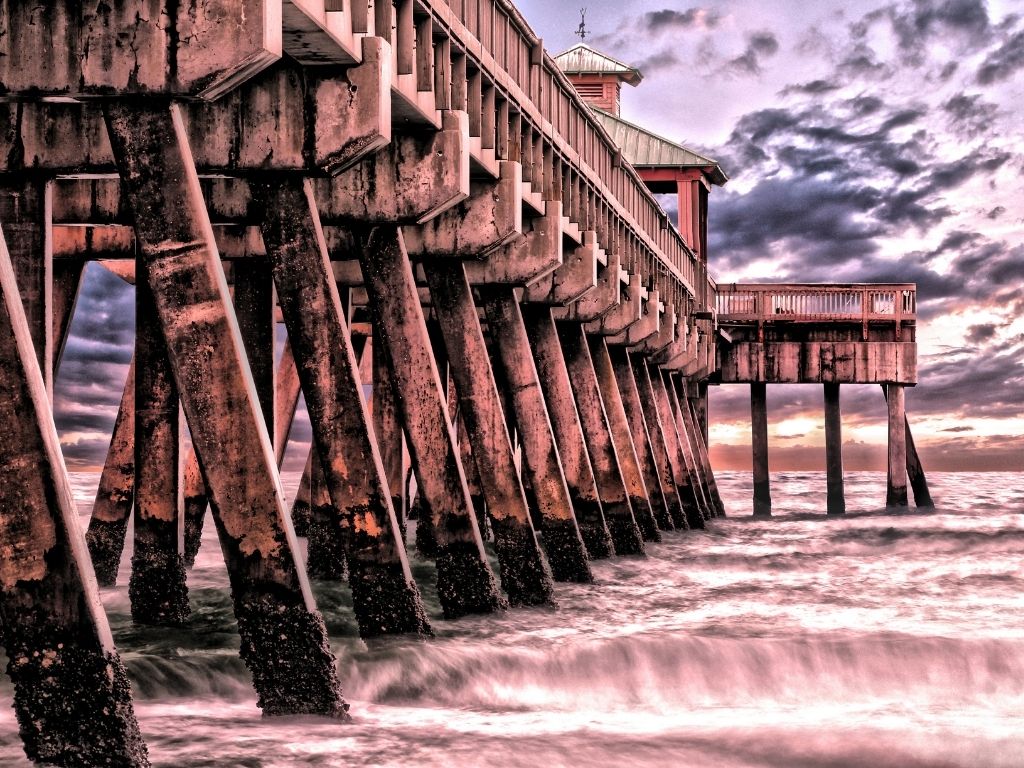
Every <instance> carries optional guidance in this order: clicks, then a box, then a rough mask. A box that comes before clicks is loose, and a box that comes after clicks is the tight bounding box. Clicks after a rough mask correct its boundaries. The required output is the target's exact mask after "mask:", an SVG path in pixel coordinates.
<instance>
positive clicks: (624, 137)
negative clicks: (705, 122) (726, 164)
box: [591, 105, 729, 186]
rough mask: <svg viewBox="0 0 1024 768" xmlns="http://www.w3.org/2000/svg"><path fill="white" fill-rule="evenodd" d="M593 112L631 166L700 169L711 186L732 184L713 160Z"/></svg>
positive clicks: (629, 123) (624, 122) (613, 117)
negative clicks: (706, 176)
mask: <svg viewBox="0 0 1024 768" xmlns="http://www.w3.org/2000/svg"><path fill="white" fill-rule="evenodd" d="M591 110H592V111H593V112H594V115H595V116H596V117H597V119H598V122H600V123H601V124H602V125H603V126H604V128H605V130H606V131H608V134H609V135H610V136H611V138H612V141H614V142H615V143H616V144H617V145H618V147H619V149H621V150H622V156H623V157H625V158H626V160H628V161H629V163H630V164H631V165H633V166H635V167H638V168H700V169H702V170H703V171H704V172H705V173H706V174H707V175H708V179H709V180H710V181H711V183H712V184H717V185H718V186H721V185H723V184H725V183H726V182H727V181H728V180H729V177H728V176H727V175H726V174H725V171H723V170H722V168H721V166H719V165H718V163H717V162H716V161H715V160H713V159H711V158H710V157H704V156H703V155H699V154H697V153H696V152H694V151H693V150H692V149H687V148H686V147H684V146H683V145H682V144H677V143H675V142H674V141H669V140H668V139H665V138H662V137H661V136H658V135H657V134H656V133H651V132H650V131H648V130H647V129H646V128H641V127H640V126H639V125H634V124H633V123H631V122H629V121H627V120H623V119H622V118H621V117H616V116H615V115H613V114H611V113H610V112H605V111H604V110H603V109H597V108H596V107H594V106H592V105H591Z"/></svg>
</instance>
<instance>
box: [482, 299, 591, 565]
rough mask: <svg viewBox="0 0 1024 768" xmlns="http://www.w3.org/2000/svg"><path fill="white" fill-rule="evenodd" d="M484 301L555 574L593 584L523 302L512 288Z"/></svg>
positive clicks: (545, 546) (544, 540)
mask: <svg viewBox="0 0 1024 768" xmlns="http://www.w3.org/2000/svg"><path fill="white" fill-rule="evenodd" d="M483 299H484V308H485V312H486V316H487V324H488V326H489V328H490V333H491V337H492V338H493V340H494V346H495V349H496V350H497V357H498V359H499V361H500V365H501V369H502V379H503V381H504V383H505V386H506V391H507V393H508V397H509V400H510V402H511V405H512V411H513V413H514V414H515V421H516V425H517V426H518V428H519V437H520V440H521V441H522V445H523V457H524V463H525V465H526V473H527V475H528V476H529V478H530V486H531V488H532V489H533V493H534V496H535V497H536V499H537V504H538V506H539V511H540V516H541V519H542V521H543V528H542V533H541V536H542V540H543V544H544V551H545V552H546V553H547V556H548V562H549V563H550V564H551V572H552V574H553V575H554V577H555V580H556V581H577V582H589V581H593V578H594V576H593V573H592V572H591V570H590V562H589V558H588V557H587V550H586V546H585V545H584V543H583V538H582V537H581V536H580V530H579V526H578V525H577V522H576V514H575V512H574V511H573V507H572V502H571V500H570V497H569V488H568V486H567V485H566V482H565V474H564V472H563V470H562V461H561V458H560V456H559V454H558V446H557V445H556V443H555V436H554V431H553V429H552V426H551V419H550V418H549V416H548V410H547V405H546V404H545V402H544V393H543V391H542V390H541V386H540V377H539V375H538V373H537V366H536V364H535V363H534V361H533V353H532V352H531V350H530V341H529V337H528V336H527V335H526V326H525V324H524V322H523V315H522V312H521V309H520V305H519V302H518V301H517V300H516V297H515V294H514V292H513V290H512V288H511V287H488V288H487V290H486V291H484V292H483Z"/></svg>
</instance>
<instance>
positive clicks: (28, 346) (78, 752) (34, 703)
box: [0, 236, 149, 768]
mask: <svg viewBox="0 0 1024 768" xmlns="http://www.w3.org/2000/svg"><path fill="white" fill-rule="evenodd" d="M0 392H2V393H3V396H2V397H0V429H2V430H3V435H4V439H3V440H0V615H2V616H3V622H2V626H0V636H2V641H3V646H4V650H5V651H6V654H7V657H8V659H9V663H8V666H7V671H8V674H9V675H10V676H11V680H12V682H13V683H14V709H15V712H16V714H17V717H18V723H19V726H20V728H19V730H20V732H21V738H22V741H23V744H24V748H25V754H26V755H28V757H29V758H30V759H31V760H34V761H37V762H40V763H49V764H58V765H100V764H103V763H108V764H109V763H117V764H120V765H125V766H137V767H139V768H141V767H142V766H148V765H149V761H148V759H147V757H146V746H145V744H144V743H143V741H142V736H141V734H140V733H139V726H138V723H137V722H136V719H135V713H134V711H133V708H132V701H131V687H130V685H129V682H128V674H127V672H126V671H125V668H124V665H123V664H122V663H121V659H120V657H119V656H118V654H117V651H116V650H115V648H114V641H113V638H112V636H111V633H110V627H109V625H108V623H107V617H106V614H105V613H104V612H103V606H102V605H101V603H100V595H99V589H98V588H97V586H96V579H95V577H94V575H93V572H92V565H91V563H90V561H89V555H88V551H87V549H86V545H85V541H84V540H83V538H82V533H81V530H80V528H79V524H78V510H77V509H76V508H75V501H74V498H73V496H72V492H71V482H70V480H69V479H68V475H67V471H66V469H65V468H64V460H63V458H62V457H61V452H60V440H59V438H58V436H57V430H56V428H55V427H54V425H53V413H52V410H51V408H50V403H49V395H48V394H47V391H46V386H45V384H44V381H43V375H42V371H41V370H40V367H39V363H38V360H37V359H36V354H35V349H34V348H33V345H32V338H31V334H30V330H29V323H28V320H27V318H26V315H25V311H24V309H23V308H22V305H21V299H20V297H19V291H18V286H17V283H16V278H15V272H14V266H13V264H12V262H11V256H10V253H9V252H8V250H7V245H6V243H5V242H4V239H3V237H2V236H0Z"/></svg>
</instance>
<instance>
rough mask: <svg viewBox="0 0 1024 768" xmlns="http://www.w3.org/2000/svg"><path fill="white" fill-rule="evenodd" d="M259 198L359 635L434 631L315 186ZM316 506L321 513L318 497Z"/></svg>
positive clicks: (284, 182)
mask: <svg viewBox="0 0 1024 768" xmlns="http://www.w3.org/2000/svg"><path fill="white" fill-rule="evenodd" d="M257 197H258V199H259V200H260V202H261V204H262V207H263V209H264V210H265V211H266V220H265V222H264V225H263V227H262V230H263V240H264V242H265V243H266V245H267V252H268V254H269V255H270V260H271V263H272V265H273V273H274V285H275V287H276V288H277V297H278V302H279V303H280V305H281V311H282V314H283V315H284V321H285V325H286V326H287V328H288V338H289V339H290V340H291V343H292V352H293V355H294V357H295V361H296V363H297V366H298V373H299V380H300V382H301V383H302V392H303V394H304V396H305V400H306V409H307V410H308V412H309V420H310V425H311V427H312V429H313V440H314V445H315V446H316V449H317V457H318V458H319V460H320V466H321V468H322V471H323V475H324V478H325V480H326V484H327V489H328V491H329V493H330V501H331V502H332V503H333V506H334V508H335V509H336V510H337V513H338V514H339V515H340V517H338V518H336V519H334V520H331V521H330V522H331V523H333V524H334V525H335V526H336V528H337V534H338V536H339V537H340V538H341V540H342V542H343V544H344V545H345V554H346V558H347V561H348V572H349V585H350V586H351V588H352V596H353V603H354V608H355V613H356V618H357V620H358V621H359V630H360V634H361V635H362V636H363V637H373V636H377V635H383V634H398V633H407V632H408V633H415V634H425V633H429V632H430V628H429V625H428V623H427V619H426V614H425V613H424V610H423V606H422V603H421V601H420V596H419V590H418V589H417V587H416V584H415V582H414V581H413V579H412V573H411V571H410V569H409V563H408V561H407V559H406V556H405V547H404V544H403V542H402V539H401V529H400V528H399V526H398V520H397V518H396V517H395V511H394V508H393V507H392V506H391V490H390V486H389V485H388V481H387V476H386V475H385V473H384V466H383V464H382V463H381V459H380V453H379V451H378V449H377V444H376V441H375V438H374V437H373V428H372V426H371V422H370V416H369V413H368V412H367V408H366V403H365V401H364V400H363V393H362V383H361V380H360V376H359V367H358V362H357V361H356V357H355V352H354V351H353V349H352V343H351V340H350V336H349V332H348V326H347V323H346V322H345V320H344V315H343V312H342V307H341V298H340V296H339V294H338V288H337V285H336V284H335V282H334V276H333V274H332V272H331V267H330V263H329V261H328V257H327V245H326V243H325V241H324V236H323V231H322V229H321V226H320V220H319V217H318V215H317V210H316V203H315V201H314V199H313V189H312V185H311V183H310V182H309V181H308V180H307V181H305V182H302V181H299V180H297V179H274V180H271V181H268V182H267V183H266V185H265V186H261V187H260V188H259V189H258V190H257ZM313 481H314V483H315V482H316V481H317V474H316V472H315V470H314V474H313ZM313 504H314V511H315V510H316V506H317V505H316V499H315V498H314V499H313ZM321 506H322V505H321ZM313 520H314V521H316V520H317V516H316V515H315V514H314V516H313Z"/></svg>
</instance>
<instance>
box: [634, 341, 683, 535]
mask: <svg viewBox="0 0 1024 768" xmlns="http://www.w3.org/2000/svg"><path fill="white" fill-rule="evenodd" d="M629 358H630V364H631V366H632V368H633V379H634V383H635V385H636V389H637V393H638V394H639V395H640V408H641V410H642V412H643V416H644V422H645V423H646V425H647V434H648V437H650V446H651V453H652V457H653V459H654V467H655V469H656V470H657V472H658V479H659V480H660V481H661V487H662V491H663V492H664V494H665V501H667V502H668V514H669V520H670V522H671V523H672V527H673V528H681V529H684V530H685V529H687V528H689V527H690V526H689V524H688V523H687V521H686V514H685V513H684V512H683V503H682V501H681V500H680V498H679V492H678V490H676V481H675V472H674V469H673V466H672V459H671V457H670V456H669V453H668V436H667V434H666V432H667V430H666V428H665V424H664V422H663V421H662V420H661V414H660V413H658V403H657V400H656V399H655V395H654V384H653V383H652V382H651V373H650V371H649V370H648V369H647V361H646V360H644V357H643V355H639V354H631V355H630V356H629Z"/></svg>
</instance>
